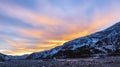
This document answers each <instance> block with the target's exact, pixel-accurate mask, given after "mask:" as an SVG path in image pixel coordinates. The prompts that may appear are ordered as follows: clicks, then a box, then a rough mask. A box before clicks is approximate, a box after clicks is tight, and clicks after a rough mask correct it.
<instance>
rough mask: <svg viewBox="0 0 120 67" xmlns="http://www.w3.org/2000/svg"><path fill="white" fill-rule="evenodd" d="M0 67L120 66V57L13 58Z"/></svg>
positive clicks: (2, 63)
mask: <svg viewBox="0 0 120 67" xmlns="http://www.w3.org/2000/svg"><path fill="white" fill-rule="evenodd" d="M0 67H120V57H119V56H117V57H105V58H84V59H83V58H76V59H56V60H11V61H5V62H0Z"/></svg>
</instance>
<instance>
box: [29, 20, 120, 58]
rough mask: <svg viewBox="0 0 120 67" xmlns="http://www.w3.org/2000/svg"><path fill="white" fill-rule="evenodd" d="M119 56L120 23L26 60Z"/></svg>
mask: <svg viewBox="0 0 120 67" xmlns="http://www.w3.org/2000/svg"><path fill="white" fill-rule="evenodd" d="M113 55H120V22H118V23H116V24H114V25H113V26H111V27H109V28H107V29H105V30H103V31H99V32H96V33H94V34H91V35H88V36H85V37H80V38H77V39H74V40H72V41H69V42H66V43H64V44H63V45H62V46H58V47H55V48H53V49H51V50H47V51H43V52H36V53H32V54H31V55H29V56H28V57H27V59H46V58H80V57H97V56H113Z"/></svg>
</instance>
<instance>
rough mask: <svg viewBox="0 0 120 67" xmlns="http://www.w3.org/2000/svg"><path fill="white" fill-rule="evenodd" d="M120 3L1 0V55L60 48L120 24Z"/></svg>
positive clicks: (102, 0) (116, 0)
mask: <svg viewBox="0 0 120 67" xmlns="http://www.w3.org/2000/svg"><path fill="white" fill-rule="evenodd" d="M119 6H120V0H0V53H3V54H7V55H23V54H30V53H33V52H39V51H44V50H49V49H52V48H54V47H56V46H60V45H62V44H63V43H65V42H67V41H70V40H73V39H75V38H78V37H83V36H86V35H89V34H92V33H94V32H97V31H100V30H103V29H105V28H107V27H109V26H111V25H113V24H115V23H116V22H119V21H120V8H119Z"/></svg>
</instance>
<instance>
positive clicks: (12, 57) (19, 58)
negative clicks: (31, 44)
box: [9, 54, 29, 60]
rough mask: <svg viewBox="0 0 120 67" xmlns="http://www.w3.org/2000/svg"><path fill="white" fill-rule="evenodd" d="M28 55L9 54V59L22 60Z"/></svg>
mask: <svg viewBox="0 0 120 67" xmlns="http://www.w3.org/2000/svg"><path fill="white" fill-rule="evenodd" d="M28 56H29V54H25V55H22V56H9V60H24V59H26V58H27V57H28Z"/></svg>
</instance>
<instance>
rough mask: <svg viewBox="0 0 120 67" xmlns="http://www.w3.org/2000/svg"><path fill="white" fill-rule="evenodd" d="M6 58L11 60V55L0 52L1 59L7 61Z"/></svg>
mask: <svg viewBox="0 0 120 67" xmlns="http://www.w3.org/2000/svg"><path fill="white" fill-rule="evenodd" d="M6 60H9V57H8V56H7V55H4V54H1V53H0V61H6Z"/></svg>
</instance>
